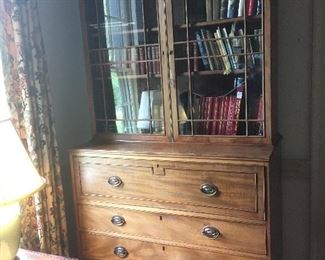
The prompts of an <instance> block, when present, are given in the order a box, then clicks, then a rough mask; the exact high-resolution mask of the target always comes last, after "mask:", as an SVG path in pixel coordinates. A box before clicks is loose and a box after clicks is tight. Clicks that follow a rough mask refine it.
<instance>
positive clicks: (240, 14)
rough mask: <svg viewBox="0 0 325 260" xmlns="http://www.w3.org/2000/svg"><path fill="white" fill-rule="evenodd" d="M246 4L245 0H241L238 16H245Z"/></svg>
mask: <svg viewBox="0 0 325 260" xmlns="http://www.w3.org/2000/svg"><path fill="white" fill-rule="evenodd" d="M244 6H245V0H239V4H238V12H237V13H238V17H241V16H244Z"/></svg>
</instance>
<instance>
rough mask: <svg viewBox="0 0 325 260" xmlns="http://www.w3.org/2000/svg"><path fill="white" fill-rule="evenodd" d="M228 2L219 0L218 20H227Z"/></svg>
mask: <svg viewBox="0 0 325 260" xmlns="http://www.w3.org/2000/svg"><path fill="white" fill-rule="evenodd" d="M227 9H228V0H220V15H219V17H220V19H226V18H227Z"/></svg>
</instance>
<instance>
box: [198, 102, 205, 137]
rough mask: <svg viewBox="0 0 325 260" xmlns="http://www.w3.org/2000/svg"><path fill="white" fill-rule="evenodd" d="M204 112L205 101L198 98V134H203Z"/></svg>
mask: <svg viewBox="0 0 325 260" xmlns="http://www.w3.org/2000/svg"><path fill="white" fill-rule="evenodd" d="M205 110H206V100H205V98H204V97H202V98H200V113H199V115H200V116H199V119H200V120H202V121H199V122H198V128H199V133H200V134H203V133H204V122H203V119H204V116H205Z"/></svg>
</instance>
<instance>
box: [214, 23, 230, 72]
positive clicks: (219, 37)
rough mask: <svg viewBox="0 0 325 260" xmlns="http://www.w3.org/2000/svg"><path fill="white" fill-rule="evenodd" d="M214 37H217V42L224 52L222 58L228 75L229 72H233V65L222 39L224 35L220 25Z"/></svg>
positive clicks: (221, 51)
mask: <svg viewBox="0 0 325 260" xmlns="http://www.w3.org/2000/svg"><path fill="white" fill-rule="evenodd" d="M214 37H215V38H216V39H217V44H218V47H219V50H220V53H221V54H222V59H223V63H224V66H225V70H224V74H225V75H227V74H229V73H231V65H230V61H229V57H228V55H227V51H226V47H225V45H224V42H223V40H222V35H221V31H220V28H219V27H218V28H217V30H216V32H215V34H214Z"/></svg>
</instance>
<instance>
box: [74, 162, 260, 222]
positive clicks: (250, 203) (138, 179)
mask: <svg viewBox="0 0 325 260" xmlns="http://www.w3.org/2000/svg"><path fill="white" fill-rule="evenodd" d="M152 164H153V165H155V163H154V162H153V163H152ZM156 165H159V164H158V163H157V164H156ZM78 166H79V167H77V169H78V173H79V174H78V177H79V178H80V180H77V183H80V187H79V190H78V192H79V196H91V197H93V196H94V195H95V196H97V197H102V198H103V197H106V198H110V202H116V203H119V204H132V205H145V206H159V207H163V208H165V207H166V208H170V209H176V210H178V209H182V210H188V211H197V212H202V213H210V214H225V215H230V216H233V215H234V213H233V212H234V211H237V215H238V216H244V217H249V218H253V219H256V218H258V219H264V168H263V167H251V168H248V167H246V168H244V170H240V168H239V167H238V166H227V167H221V166H220V167H219V166H218V165H213V167H210V168H206V167H205V166H204V165H201V169H195V167H193V169H191V165H190V164H189V165H187V167H190V169H188V168H186V169H183V168H182V167H179V165H177V164H171V165H169V164H168V163H165V165H161V164H160V168H159V167H156V168H155V167H149V166H148V167H146V166H143V167H142V166H132V161H130V160H129V161H127V162H125V165H113V164H109V163H107V164H104V163H96V164H95V163H89V162H87V163H83V162H79V165H78ZM193 166H194V165H193ZM195 166H196V167H197V165H195ZM218 168H220V169H218ZM212 169H213V170H212ZM109 182H110V183H109ZM214 192H215V194H213V193H214Z"/></svg>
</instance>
